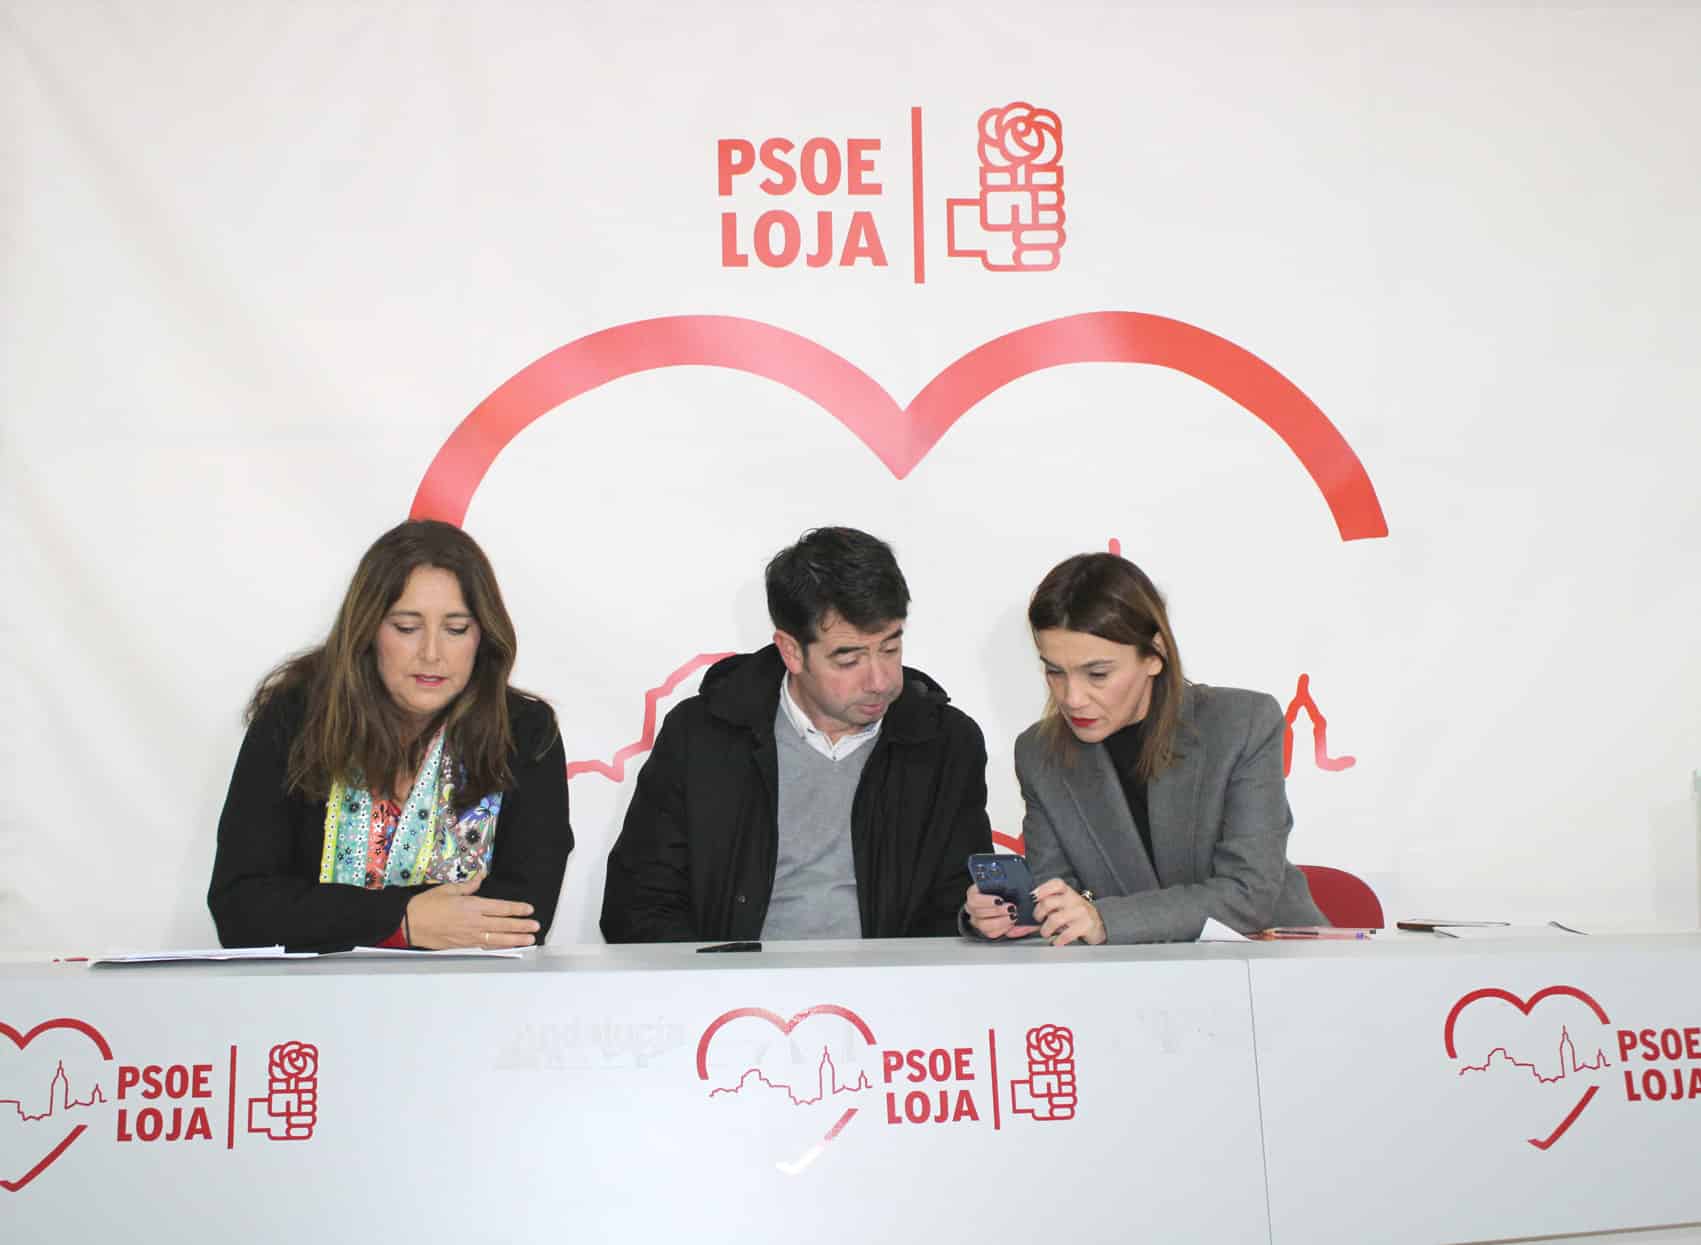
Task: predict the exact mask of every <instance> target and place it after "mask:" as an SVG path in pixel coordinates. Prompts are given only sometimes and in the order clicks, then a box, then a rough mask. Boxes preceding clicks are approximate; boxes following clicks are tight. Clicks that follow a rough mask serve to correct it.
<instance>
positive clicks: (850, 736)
mask: <svg viewBox="0 0 1701 1245" xmlns="http://www.w3.org/2000/svg"><path fill="white" fill-rule="evenodd" d="M780 705H781V707H782V708H784V709H785V714H786V721H788V722H790V723H791V724H792V727H793V728H794V729H795V730H796V731H797V733H798V735H799V736H800V737H801V738H802V740H803V742H804V743H806V744H808V745H809V746H810V747H811V748H813V749H815V751H817V752H819V753H820V754H821V755H822V756H824V757H826V758H827V759H828V760H832V761H842V760H844V759H845V758H846V757H848V756H849V755H850V754H851V753H853V752H855V751H856V750H857V749H858V748H860V747H862V745H863V744H865V743H867V742H868V741H869V740H871V739H873V738H874V737H875V736H876V735H878V734H879V733H880V723H881V722H882V721H884V719H882V718H876V719H875V720H874V721H872V722H870V723H869V724H868V725H867V726H865V727H863V728H862V729H861V730H860V731H849V732H847V733H846V734H843V735H840V736H839V737H838V739H837V740H832V739H828V738H827V735H826V732H824V731H822V730H821V729H820V728H819V727H817V726H816V725H815V723H813V722H811V721H810V720H809V715H808V714H807V713H805V712H804V711H803V710H802V709H801V708H800V707H799V706H798V703H797V700H796V699H795V698H794V697H793V695H792V690H791V674H790V673H789V672H787V673H786V674H782V675H781V676H780Z"/></svg>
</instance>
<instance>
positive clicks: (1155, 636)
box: [1028, 553, 1187, 782]
mask: <svg viewBox="0 0 1701 1245" xmlns="http://www.w3.org/2000/svg"><path fill="white" fill-rule="evenodd" d="M1028 626H1029V627H1031V628H1032V629H1033V631H1034V632H1035V633H1036V634H1037V633H1039V632H1041V631H1051V630H1054V629H1055V630H1061V631H1079V632H1083V633H1084V634H1086V635H1091V636H1097V637H1098V638H1099V639H1101V640H1109V641H1110V642H1111V643H1112V644H1127V645H1131V646H1132V647H1133V648H1134V649H1135V650H1136V651H1137V652H1138V653H1139V654H1140V656H1142V657H1157V658H1159V659H1160V660H1161V661H1162V662H1163V668H1162V669H1161V670H1159V671H1158V673H1157V674H1155V675H1153V676H1152V700H1151V704H1150V705H1149V706H1148V707H1147V710H1146V716H1145V718H1144V722H1145V729H1144V731H1143V733H1142V740H1141V744H1140V756H1139V759H1138V760H1137V761H1136V762H1135V772H1136V773H1137V774H1138V775H1139V777H1140V780H1141V781H1142V782H1150V781H1151V780H1152V778H1153V777H1154V776H1156V775H1157V774H1159V773H1161V772H1162V771H1163V770H1164V769H1165V768H1166V767H1167V766H1168V765H1169V763H1170V762H1171V761H1173V760H1174V759H1175V745H1176V737H1177V736H1178V735H1179V733H1180V730H1181V697H1182V693H1183V690H1184V689H1185V688H1186V686H1187V683H1186V680H1185V679H1184V678H1183V677H1182V673H1181V649H1180V648H1179V647H1177V645H1176V642H1175V634H1174V632H1172V631H1171V630H1170V628H1169V611H1168V609H1167V608H1166V607H1165V605H1164V598H1163V594H1162V593H1160V592H1159V591H1158V589H1157V586H1156V585H1155V584H1153V583H1152V581H1151V579H1150V578H1148V577H1147V575H1146V572H1145V571H1142V570H1141V569H1140V568H1139V567H1137V566H1135V565H1134V564H1133V563H1132V562H1130V561H1129V560H1128V559H1127V558H1121V557H1118V556H1117V555H1116V554H1114V553H1078V554H1076V555H1075V556H1074V557H1072V558H1067V559H1065V560H1064V561H1062V562H1059V563H1058V564H1057V565H1056V566H1054V567H1052V568H1051V571H1050V572H1049V573H1048V574H1047V575H1046V577H1045V578H1044V579H1042V580H1041V581H1040V586H1039V587H1038V588H1035V589H1034V595H1033V599H1032V600H1031V601H1029V602H1028ZM1041 729H1042V731H1043V733H1044V735H1045V738H1046V742H1047V743H1048V744H1049V745H1050V746H1051V748H1052V750H1053V751H1054V752H1057V753H1059V754H1063V755H1067V753H1068V749H1069V747H1070V745H1071V744H1072V743H1074V738H1075V737H1074V736H1073V735H1072V734H1071V733H1070V731H1069V726H1068V724H1067V723H1065V722H1064V720H1063V716H1062V714H1060V713H1059V712H1058V709H1057V705H1056V703H1055V702H1052V701H1050V700H1049V699H1048V701H1047V704H1046V710H1045V720H1044V725H1043V726H1042V728H1041Z"/></svg>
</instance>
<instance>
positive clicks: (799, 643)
mask: <svg viewBox="0 0 1701 1245" xmlns="http://www.w3.org/2000/svg"><path fill="white" fill-rule="evenodd" d="M767 589H768V613H769V614H770V616H771V617H772V619H773V623H774V628H775V630H774V643H773V644H772V645H770V646H769V647H767V648H764V649H762V650H760V651H759V652H755V653H745V654H740V655H737V656H733V657H728V658H726V659H724V660H722V661H720V662H717V663H716V664H715V665H714V666H712V667H711V668H710V669H709V671H708V673H707V674H705V675H704V676H703V682H702V685H701V689H700V691H699V692H698V694H697V695H695V696H693V697H691V698H690V699H689V700H686V701H684V702H683V703H681V704H680V705H678V706H677V707H676V708H675V709H674V710H673V711H672V712H671V713H669V714H668V715H667V719H666V721H664V722H663V723H662V728H661V731H660V733H659V734H658V735H657V736H656V742H655V747H654V749H653V750H652V751H651V753H650V757H649V760H648V761H647V762H646V763H645V765H644V768H643V769H642V771H640V772H639V774H638V780H637V790H636V792H635V793H634V795H633V797H632V804H631V806H630V807H629V808H628V809H627V812H626V823H625V825H624V827H623V828H622V829H621V832H620V838H619V839H618V840H617V841H616V842H615V844H614V849H613V850H612V851H611V852H610V853H609V857H608V882H607V885H606V887H605V888H604V890H603V901H602V932H603V936H604V937H605V938H607V939H608V940H609V941H610V942H689V941H721V940H726V939H756V938H767V939H770V940H785V939H796V938H855V937H859V936H860V937H864V938H899V937H920V936H926V935H951V934H955V933H956V932H957V911H958V909H959V908H960V907H961V906H962V902H963V894H964V892H965V891H966V890H967V889H968V882H969V878H968V870H967V867H966V864H965V862H966V860H967V858H968V856H969V854H970V853H971V852H984V851H990V850H991V839H992V829H991V826H990V824H989V823H988V821H987V817H986V744H985V742H984V741H983V740H982V738H981V733H980V728H979V727H977V726H976V725H975V724H974V722H973V721H971V720H970V719H969V718H968V717H967V715H965V714H964V713H963V712H962V711H961V710H959V709H956V708H953V707H952V706H951V704H950V703H949V701H950V698H949V697H948V696H946V694H945V691H944V689H943V688H941V687H940V686H939V685H938V684H937V683H935V682H934V681H933V680H932V679H930V678H928V677H927V676H926V675H925V674H923V673H921V672H920V671H919V670H912V669H909V668H908V667H906V666H904V664H903V633H904V618H905V615H906V614H907V613H908V611H909V599H910V597H909V587H908V585H907V584H905V582H904V576H903V572H902V571H900V570H899V569H898V564H897V561H896V559H895V558H894V557H893V556H892V550H891V548H890V547H889V546H888V545H886V544H885V543H884V542H883V541H880V540H877V539H875V538H874V537H872V536H870V535H868V534H867V533H865V532H859V531H855V530H854V529H851V528H834V527H828V528H818V529H816V530H815V531H812V532H809V533H807V534H806V535H805V536H804V538H803V539H802V540H800V541H799V542H798V543H797V544H795V545H793V546H791V547H790V548H788V549H784V550H782V551H781V552H780V553H778V554H777V555H775V557H774V559H773V560H772V561H771V562H769V563H768V569H767Z"/></svg>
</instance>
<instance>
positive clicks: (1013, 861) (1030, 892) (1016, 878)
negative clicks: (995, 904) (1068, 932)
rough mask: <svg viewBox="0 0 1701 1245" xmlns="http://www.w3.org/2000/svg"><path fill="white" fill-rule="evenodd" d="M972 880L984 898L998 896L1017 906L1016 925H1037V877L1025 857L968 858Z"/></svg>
mask: <svg viewBox="0 0 1701 1245" xmlns="http://www.w3.org/2000/svg"><path fill="white" fill-rule="evenodd" d="M969 879H970V880H971V881H972V882H974V884H975V885H976V886H977V887H979V888H980V893H981V894H983V895H996V896H997V897H998V898H999V899H1002V900H1003V901H1004V902H1005V903H1013V904H1015V905H1016V924H1018V925H1038V924H1039V922H1038V921H1036V920H1035V919H1034V875H1033V874H1031V873H1029V872H1028V862H1027V859H1026V858H1025V857H1022V856H1007V855H1005V854H1003V853H1001V852H976V853H975V854H974V855H973V856H970V857H969Z"/></svg>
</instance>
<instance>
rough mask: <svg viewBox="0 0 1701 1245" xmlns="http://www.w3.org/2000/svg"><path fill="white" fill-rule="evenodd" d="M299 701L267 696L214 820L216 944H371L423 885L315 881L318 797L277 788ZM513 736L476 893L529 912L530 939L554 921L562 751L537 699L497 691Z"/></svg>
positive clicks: (563, 811) (562, 822)
mask: <svg viewBox="0 0 1701 1245" xmlns="http://www.w3.org/2000/svg"><path fill="white" fill-rule="evenodd" d="M305 713H306V700H305V698H304V697H302V696H300V695H293V696H289V695H285V696H276V697H274V698H273V699H272V701H271V703H270V704H268V705H267V706H266V708H265V710H264V711H263V712H262V713H261V714H260V716H259V717H257V718H256V719H255V720H254V722H253V724H252V725H251V726H250V727H249V728H248V735H247V737H246V738H245V739H243V741H242V751H241V752H240V753H239V754H238V755H237V758H236V768H235V770H233V771H232V772H231V775H230V791H229V793H228V794H227V795H226V796H225V800H224V812H223V813H222V814H221V815H220V817H219V831H218V854H217V855H216V856H215V857H214V859H213V878H212V883H211V884H210V885H209V886H208V887H207V907H208V908H209V909H211V910H212V914H213V923H214V924H215V925H217V926H218V932H219V941H220V942H221V943H222V944H223V945H225V946H227V947H253V946H270V945H271V944H273V943H283V944H284V945H285V946H288V947H292V948H301V949H322V948H327V947H349V946H357V945H365V946H371V945H373V944H376V943H380V942H383V941H384V940H385V939H386V938H389V937H390V936H391V935H392V934H394V933H395V932H396V931H397V930H398V929H399V928H400V927H401V924H402V911H403V909H405V908H406V907H407V904H408V900H410V899H412V898H413V897H414V896H415V895H417V894H419V892H420V891H422V890H426V889H428V888H427V887H424V886H390V887H385V888H384V889H382V890H367V889H365V888H364V887H359V886H345V885H340V884H336V883H321V882H320V881H319V861H320V854H321V850H322V848H323V846H324V841H325V801H323V800H309V799H307V798H306V797H305V796H302V795H300V794H297V793H295V792H291V791H288V790H286V789H285V786H284V781H285V779H284V775H285V773H286V771H287V769H288V765H289V748H290V744H291V742H292V741H293V740H294V738H295V733H296V731H298V730H299V729H300V728H301V721H302V718H303V717H304V716H305ZM508 713H509V715H510V720H511V722H512V723H513V729H514V743H515V749H514V755H513V757H511V758H510V760H509V767H510V768H511V769H512V771H513V774H514V786H513V788H512V789H510V790H508V791H504V792H503V793H502V813H501V815H500V816H499V817H498V818H497V821H496V848H495V850H494V852H493V853H492V855H491V859H490V873H489V875H488V876H487V877H486V878H485V879H484V884H483V885H482V886H480V887H479V890H478V893H479V895H480V896H481V897H483V898H486V899H517V900H524V901H525V902H526V903H529V904H531V905H532V907H533V908H534V909H535V913H534V916H535V918H536V920H537V922H538V925H539V926H540V928H539V930H538V933H537V940H538V942H539V943H540V944H541V943H542V942H543V940H544V936H545V935H546V934H548V933H549V926H550V922H551V921H552V920H554V917H555V904H556V901H557V899H559V898H560V894H561V879H562V875H563V874H564V873H565V871H566V868H567V853H568V852H570V851H572V850H573V828H572V826H571V825H570V824H569V823H568V820H567V756H566V752H565V751H564V749H563V747H562V743H561V734H560V732H559V731H558V730H556V726H555V714H554V712H553V711H552V710H551V709H550V707H549V706H548V705H547V704H545V703H544V702H543V701H541V700H535V699H533V698H531V697H528V696H522V695H520V694H519V693H517V692H512V691H511V692H509V693H508Z"/></svg>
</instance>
